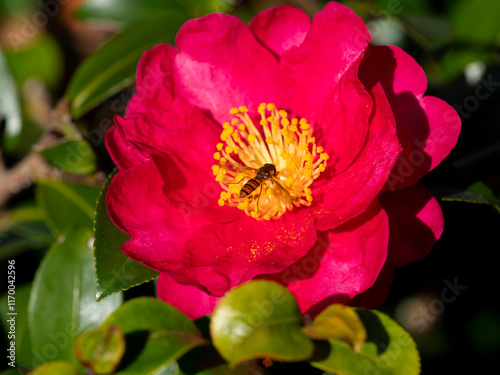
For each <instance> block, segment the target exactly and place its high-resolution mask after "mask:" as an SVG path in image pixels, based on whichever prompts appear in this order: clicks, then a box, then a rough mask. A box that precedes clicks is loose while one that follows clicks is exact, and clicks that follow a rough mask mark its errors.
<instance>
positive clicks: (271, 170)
mask: <svg viewBox="0 0 500 375" xmlns="http://www.w3.org/2000/svg"><path fill="white" fill-rule="evenodd" d="M275 174H276V167H275V166H274V165H273V164H264V165H263V166H262V167H260V168H259V170H258V171H257V174H256V176H255V177H254V178H252V179H250V180H249V181H248V182H247V183H246V184H245V185H244V186H243V187H242V188H241V191H240V198H245V197H247V196H249V195H250V194H252V193H253V192H254V191H255V189H257V188H258V187H259V186H260V185H261V184H262V183H263V182H264V181H266V180H269V179H270V178H271V177H273V176H274V175H275Z"/></svg>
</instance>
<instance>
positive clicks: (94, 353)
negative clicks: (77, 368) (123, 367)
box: [75, 325, 125, 374]
mask: <svg viewBox="0 0 500 375" xmlns="http://www.w3.org/2000/svg"><path fill="white" fill-rule="evenodd" d="M75 352H76V357H77V358H78V361H79V362H80V363H82V364H83V365H85V367H88V368H90V369H92V371H93V372H94V373H96V374H111V373H112V372H113V371H115V370H116V368H117V367H118V364H119V363H120V361H121V359H122V357H123V354H124V353H125V336H124V335H123V332H122V330H121V328H120V327H119V326H116V325H109V326H101V327H98V328H95V329H91V330H89V331H87V332H85V333H84V334H83V335H81V336H80V337H79V338H78V339H77V340H76V344H75Z"/></svg>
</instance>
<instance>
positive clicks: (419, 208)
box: [349, 184, 444, 308]
mask: <svg viewBox="0 0 500 375" xmlns="http://www.w3.org/2000/svg"><path fill="white" fill-rule="evenodd" d="M380 203H381V204H382V207H384V210H385V211H386V212H387V214H388V215H389V229H390V236H389V252H388V254H387V261H386V263H385V265H384V268H383V269H382V271H381V272H380V275H379V277H378V278H377V281H376V282H375V284H374V285H373V286H372V287H371V288H370V289H368V290H367V291H366V292H364V293H362V294H360V295H359V296H356V298H354V299H353V300H352V301H351V302H350V303H349V304H350V305H353V306H361V307H365V308H375V307H377V306H380V305H381V304H382V303H383V302H384V301H385V299H386V298H387V295H388V294H389V291H390V286H391V284H392V280H393V279H394V274H395V268H396V267H403V266H406V265H408V264H411V263H414V262H416V261H419V260H421V259H423V258H424V257H425V256H427V254H428V253H429V251H430V250H431V248H432V246H433V245H434V243H435V242H436V241H437V239H439V237H441V234H442V232H443V224H444V221H443V213H442V211H441V207H439V203H438V202H437V200H436V199H435V198H434V197H433V196H432V194H431V193H430V192H429V191H428V190H427V189H426V188H425V187H424V186H422V185H421V184H415V185H412V186H410V187H407V188H404V189H401V190H397V191H395V192H393V193H389V192H387V193H384V194H383V195H382V196H381V197H380Z"/></svg>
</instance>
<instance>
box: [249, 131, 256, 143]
mask: <svg viewBox="0 0 500 375" xmlns="http://www.w3.org/2000/svg"><path fill="white" fill-rule="evenodd" d="M247 139H248V142H250V143H253V142H255V134H253V133H252V134H249V135H248V138H247Z"/></svg>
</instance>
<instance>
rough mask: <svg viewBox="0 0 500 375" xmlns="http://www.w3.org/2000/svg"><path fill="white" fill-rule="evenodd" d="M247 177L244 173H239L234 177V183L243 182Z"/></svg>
mask: <svg viewBox="0 0 500 375" xmlns="http://www.w3.org/2000/svg"><path fill="white" fill-rule="evenodd" d="M245 177H247V175H246V174H245V173H240V174H239V175H238V176H236V182H238V181H241V180H243V179H244V178H245Z"/></svg>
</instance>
